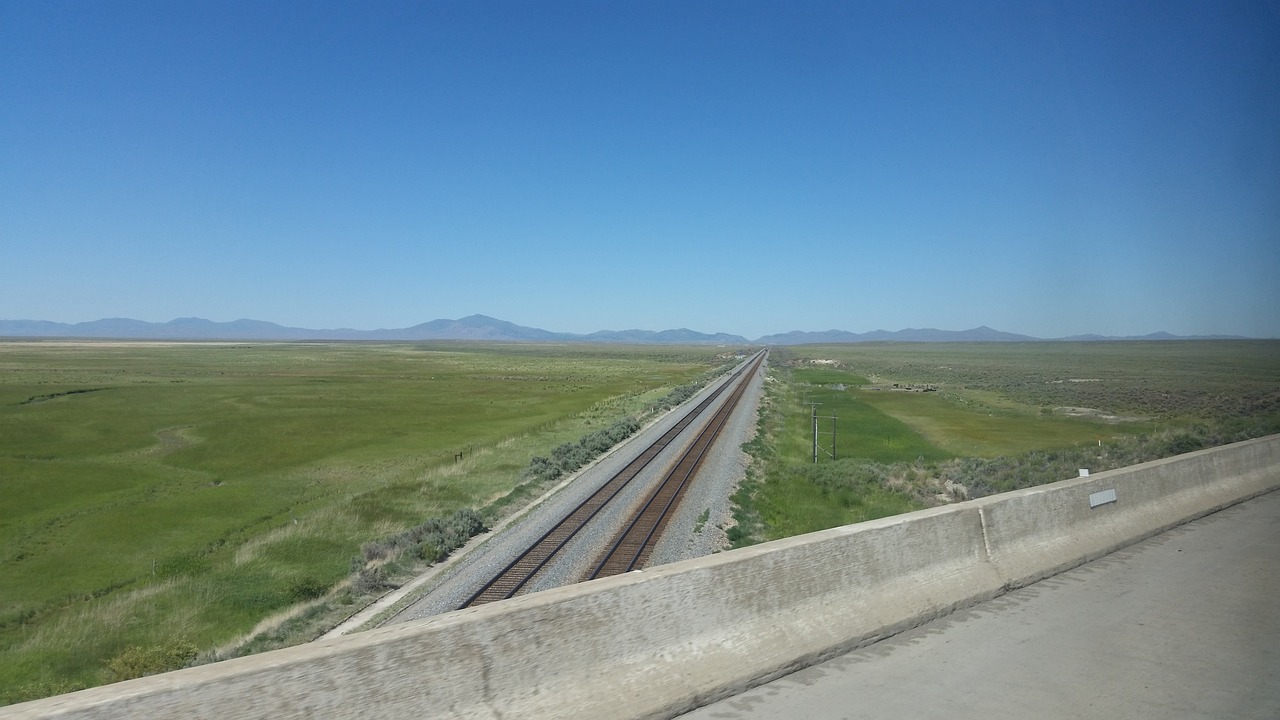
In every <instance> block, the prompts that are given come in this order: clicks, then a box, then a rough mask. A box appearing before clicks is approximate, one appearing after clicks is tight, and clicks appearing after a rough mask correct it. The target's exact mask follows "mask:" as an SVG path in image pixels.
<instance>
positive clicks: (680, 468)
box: [462, 352, 764, 607]
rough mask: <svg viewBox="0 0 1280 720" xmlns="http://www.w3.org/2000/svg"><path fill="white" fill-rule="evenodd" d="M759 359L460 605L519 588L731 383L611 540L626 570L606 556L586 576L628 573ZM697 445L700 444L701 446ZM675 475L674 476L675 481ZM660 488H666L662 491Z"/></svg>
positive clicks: (499, 597)
mask: <svg viewBox="0 0 1280 720" xmlns="http://www.w3.org/2000/svg"><path fill="white" fill-rule="evenodd" d="M763 361H764V353H763V352H761V353H759V354H758V355H757V356H756V357H755V358H754V359H752V360H751V361H750V362H748V363H746V364H744V365H743V367H742V368H740V369H739V370H738V371H737V372H736V373H734V375H733V376H732V377H731V378H729V380H728V381H727V382H724V383H722V384H721V385H720V387H719V388H717V389H716V390H715V391H714V392H712V393H711V394H710V395H708V396H707V397H706V399H704V400H703V401H702V402H701V403H699V404H698V406H697V407H695V408H694V409H693V410H691V411H689V412H688V413H687V414H686V415H685V416H684V417H683V418H681V419H680V421H679V422H678V423H676V424H675V426H673V427H672V428H671V429H670V430H668V431H667V432H666V433H664V434H663V435H662V437H660V438H658V439H657V440H656V441H655V442H654V443H653V444H652V445H650V446H649V447H647V448H645V450H644V451H643V452H641V453H640V454H639V455H638V456H637V457H636V458H635V459H634V460H632V461H631V462H630V463H628V464H627V466H626V467H624V468H623V469H622V470H621V471H620V472H618V474H616V475H614V476H613V478H611V479H610V480H609V481H608V482H606V483H605V484H604V485H602V486H601V487H600V489H599V490H597V491H596V492H595V493H593V494H592V495H591V497H589V498H587V499H586V500H585V501H584V502H583V503H582V504H580V505H578V507H577V508H575V509H574V510H573V512H571V513H569V514H568V515H567V516H565V518H564V519H563V520H561V521H560V522H559V523H558V524H557V525H556V526H555V527H553V528H551V530H549V531H548V532H547V533H546V534H545V535H543V536H542V537H541V538H540V539H539V540H538V541H537V542H535V543H534V544H533V545H532V546H531V547H530V548H529V549H528V550H526V551H525V552H524V553H523V554H521V555H520V556H519V557H517V558H516V559H515V560H513V561H512V562H511V563H510V564H509V565H507V567H506V568H504V569H503V570H502V572H500V573H498V575H497V576H496V577H494V578H493V579H492V580H490V581H489V582H487V583H485V585H484V586H483V587H481V588H480V590H478V591H477V592H476V593H475V594H473V595H472V596H471V597H470V598H469V599H468V600H467V601H466V602H464V603H463V604H462V607H472V606H475V605H482V604H484V603H489V602H493V601H495V600H504V599H506V598H509V597H512V596H514V595H515V594H516V593H517V592H519V591H520V588H522V587H524V585H525V584H526V583H528V582H529V580H531V579H533V577H534V576H535V575H537V574H538V572H539V571H541V570H542V568H543V567H545V566H546V565H547V563H549V562H550V561H551V560H552V558H554V557H555V555H556V553H558V552H559V551H560V549H561V548H563V547H564V546H565V545H566V544H568V542H569V541H570V540H572V539H573V537H574V536H575V535H577V534H578V531H579V530H581V529H582V528H583V527H585V526H586V524H587V523H588V522H590V520H591V519H592V518H594V517H595V516H596V515H597V514H598V513H599V512H600V511H601V510H602V509H604V507H605V506H606V505H607V504H608V503H609V501H610V500H612V499H613V498H614V497H616V496H617V495H618V493H619V492H621V491H622V489H623V488H624V487H626V486H627V484H628V483H630V482H631V481H632V480H633V479H634V478H635V477H636V476H637V475H639V474H640V472H641V471H642V470H644V469H645V467H647V466H648V465H649V463H650V462H652V461H653V459H654V458H655V457H657V456H658V454H659V453H661V452H662V451H663V450H664V449H665V448H666V447H667V446H668V445H670V444H671V443H672V442H674V441H675V439H676V438H677V437H678V436H679V435H680V434H681V433H682V432H684V430H685V429H686V428H687V427H689V426H690V425H691V424H693V423H694V421H696V420H697V419H698V417H699V416H700V415H701V414H702V412H703V411H704V410H706V409H707V408H708V407H709V406H710V405H711V404H712V403H713V402H715V400H716V399H717V398H718V397H719V396H720V395H721V394H722V393H723V392H724V391H725V389H727V388H730V387H732V388H733V390H732V392H731V394H730V396H729V398H728V399H727V401H726V402H725V403H724V404H723V405H722V406H721V408H720V411H719V412H718V413H717V414H716V416H715V417H713V418H712V419H711V421H710V422H708V423H707V425H706V427H704V428H703V430H702V432H701V433H699V437H698V439H697V440H695V441H694V443H693V445H691V446H690V448H689V449H688V450H686V451H685V453H684V454H683V455H682V456H681V459H680V461H679V462H677V463H676V464H675V467H674V468H673V469H672V470H671V471H670V472H668V473H667V474H666V475H665V476H664V478H663V481H662V482H661V483H660V487H659V489H658V490H657V491H656V492H655V493H654V495H653V496H652V497H651V498H650V499H649V501H648V502H647V503H646V504H645V506H644V509H642V510H641V511H640V513H639V514H637V516H636V517H634V518H633V519H632V520H631V522H630V523H628V531H627V532H624V533H622V534H620V536H619V537H618V538H617V539H615V541H614V543H613V544H612V548H611V550H610V551H609V553H608V555H610V556H613V555H617V557H618V558H619V559H621V558H627V559H626V560H619V561H620V562H623V563H624V564H626V565H627V567H626V569H624V570H616V571H613V570H611V569H612V568H613V567H615V565H614V564H613V562H619V561H608V560H607V559H606V560H602V562H601V563H600V564H599V565H597V567H596V570H595V571H594V572H593V573H592V574H591V576H590V577H602V576H604V575H611V574H614V573H615V572H626V571H627V570H630V569H632V568H634V567H635V566H636V565H637V564H639V563H642V562H643V561H644V559H646V558H647V557H648V553H649V551H651V550H652V545H653V542H655V541H656V539H657V537H658V536H659V535H660V533H661V530H662V527H663V526H664V525H665V522H666V517H668V514H669V513H670V512H671V511H672V510H674V508H675V507H676V504H677V503H678V500H679V494H680V492H681V491H682V489H683V488H684V487H686V486H687V483H688V481H689V480H690V478H692V477H693V475H694V473H696V472H697V467H698V465H700V464H701V459H702V457H703V456H704V455H705V454H706V450H707V448H708V447H710V445H711V443H712V442H714V440H715V436H716V435H717V434H718V433H719V428H720V427H721V426H723V425H724V423H725V420H726V419H727V418H728V415H729V413H731V412H732V411H733V407H734V406H736V405H737V401H738V398H740V397H741V396H742V393H743V392H744V391H745V388H746V386H747V384H748V382H749V381H750V379H751V378H752V377H753V376H754V375H755V372H756V370H757V369H758V368H759V367H760V364H761V363H762V362H763ZM726 408H727V410H726ZM713 428H714V430H713ZM699 446H701V447H700V448H699ZM686 460H687V461H688V462H686ZM673 478H678V479H675V480H673ZM664 488H666V489H667V490H666V493H665V494H664ZM660 494H662V495H663V497H662V499H658V496H659V495H660ZM637 528H638V529H637ZM633 529H634V533H636V534H640V535H643V536H644V537H645V540H644V541H643V542H641V543H639V544H637V542H636V540H635V539H630V540H628V537H629V536H630V535H631V534H632V530H633ZM619 548H623V549H622V550H619ZM627 549H630V550H631V553H630V555H631V556H630V557H627ZM606 562H608V563H609V564H608V568H605V564H606Z"/></svg>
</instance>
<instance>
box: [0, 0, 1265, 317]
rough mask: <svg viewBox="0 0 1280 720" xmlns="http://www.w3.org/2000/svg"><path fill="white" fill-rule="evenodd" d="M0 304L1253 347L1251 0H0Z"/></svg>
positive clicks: (61, 310)
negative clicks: (1194, 340)
mask: <svg viewBox="0 0 1280 720" xmlns="http://www.w3.org/2000/svg"><path fill="white" fill-rule="evenodd" d="M0 99H2V100H0V318H5V319H44V320H55V321H61V322H79V321H85V320H93V319H97V318H100V317H133V318H137V319H141V320H150V321H165V320H169V319H172V318H175V317H182V316H198V317H205V318H208V319H211V320H219V321H225V320H234V319H237V318H242V317H248V318H254V319H261V320H270V321H273V322H278V323H281V324H285V325H292V326H302V327H312V328H331V327H354V328H360V329H373V328H380V327H386V328H389V327H405V326H409V325H414V324H417V323H419V322H424V321H427V320H432V319H436V318H456V317H461V316H464V315H469V314H472V313H484V314H488V315H493V316H495V317H499V318H502V319H505V320H510V321H513V322H516V323H519V324H523V325H532V326H537V327H543V328H546V329H550V330H556V331H564V332H592V331H595V330H601V329H629V328H641V329H649V330H661V329H667V328H676V327H688V328H692V329H695V330H700V331H703V332H730V333H736V334H741V335H745V336H747V337H750V338H754V337H758V336H760V335H764V334H767V333H775V332H785V331H788V330H796V329H799V330H825V329H831V328H838V329H843V330H850V331H855V332H863V331H868V330H874V329H878V328H883V329H889V330H896V329H901V328H905V327H936V328H942V329H953V330H955V329H964V328H969V327H974V326H977V325H982V324H986V325H990V326H992V327H996V328H999V329H1001V330H1007V331H1011V332H1022V333H1027V334H1030V335H1035V336H1039V337H1058V336H1064V335H1070V334H1077V333H1087V332H1097V333H1104V334H1142V333H1148V332H1153V331H1156V330H1166V331H1169V332H1174V333H1179V334H1199V333H1233V334H1242V335H1249V336H1256V337H1280V4H1277V3H1276V2H1252V3H1251V2H1193V3H1188V2H1171V1H1168V0H1165V1H1160V2H1121V3H1117V2H1035V1H1027V2H1021V1H1019V2H996V3H985V2H964V3H954V2H937V3H933V2H928V3H879V2H877V3H871V2H866V3H863V2H805V3H792V2H750V1H743V0H737V1H734V2H691V1H679V2H674V1H672V2H666V1H661V0H659V1H654V2H555V1H554V0H548V1H547V2H536V3H535V2H499V3H490V2H460V1H458V2H455V1H452V0H450V1H440V2H425V1H424V2H367V3H326V2H309V3H297V2H281V3H273V2H263V1H254V2H194V1H192V2H171V1H169V0H165V1H163V2H31V1H29V0H17V1H15V0H0Z"/></svg>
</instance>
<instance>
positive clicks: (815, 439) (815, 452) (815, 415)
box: [809, 402, 838, 463]
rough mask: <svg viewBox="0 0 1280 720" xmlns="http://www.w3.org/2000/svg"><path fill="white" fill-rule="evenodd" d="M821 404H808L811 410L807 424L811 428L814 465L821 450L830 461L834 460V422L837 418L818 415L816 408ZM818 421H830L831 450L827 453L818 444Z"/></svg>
mask: <svg viewBox="0 0 1280 720" xmlns="http://www.w3.org/2000/svg"><path fill="white" fill-rule="evenodd" d="M821 404H822V403H817V402H811V403H809V406H810V408H811V410H810V412H809V422H810V424H811V425H812V427H813V462H814V463H817V462H818V451H819V450H822V451H823V452H825V453H826V454H828V455H830V456H831V459H832V460H835V459H836V420H837V419H838V418H837V417H836V416H835V415H819V414H818V406H819V405H821ZM819 420H830V421H831V450H829V451H828V450H827V449H826V448H823V447H822V446H821V445H819V444H818V421H819ZM823 434H824V435H825V434H826V433H823Z"/></svg>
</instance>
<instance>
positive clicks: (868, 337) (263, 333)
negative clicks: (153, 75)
mask: <svg viewBox="0 0 1280 720" xmlns="http://www.w3.org/2000/svg"><path fill="white" fill-rule="evenodd" d="M0 337H19V338H88V339H114V340H386V341H396V340H401V341H403V340H492V341H503V342H583V343H628V344H672V345H805V344H819V343H855V342H1029V341H1037V340H1044V339H1045V338H1036V337H1031V336H1030V335H1018V334H1015V333H1007V332H1001V331H999V330H992V329H991V328H989V327H986V326H985V325H984V326H982V327H976V328H973V329H971V330H933V329H915V328H908V329H906V330H898V331H896V332H890V331H888V330H873V331H871V332H866V333H852V332H847V331H844V330H827V331H825V332H801V331H798V330H796V331H792V332H789V333H782V334H779V335H766V336H764V337H761V338H757V339H756V340H748V339H746V338H744V337H742V336H741V335H729V334H726V333H712V334H708V333H701V332H696V331H693V330H688V329H685V328H681V329H679V330H662V331H657V332H655V331H653V330H601V331H599V332H594V333H591V334H589V335H578V334H574V333H559V332H551V331H550V330H541V329H538V328H531V327H525V326H523V325H516V324H515V323H511V322H507V321H505V320H498V319H497V318H491V317H488V316H486V315H471V316H469V317H464V318H460V319H458V320H432V321H431V322H425V323H422V324H420V325H414V326H413V327H408V328H400V329H395V330H353V329H350V328H339V329H336V330H308V329H306V328H293V327H285V326H283V325H277V324H275V323H271V322H264V321H262V320H236V321H233V322H213V321H211V320H204V319H202V318H178V319H176V320H170V321H169V322H166V323H151V322H144V321H142V320H130V319H128V318H107V319H104V320H94V321H92V322H82V323H75V324H68V323H56V322H49V321H47V320H0ZM1053 339H1054V340H1059V341H1064V340H1066V341H1092V340H1207V339H1214V340H1223V339H1243V338H1240V337H1239V336H1234V335H1198V336H1178V335H1170V334H1169V333H1165V332H1157V333H1151V334H1150V335H1140V336H1127V337H1104V336H1102V335H1076V336H1072V337H1065V338H1053Z"/></svg>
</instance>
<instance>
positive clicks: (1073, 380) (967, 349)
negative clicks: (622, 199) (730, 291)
mask: <svg viewBox="0 0 1280 720" xmlns="http://www.w3.org/2000/svg"><path fill="white" fill-rule="evenodd" d="M771 374H772V378H773V382H771V383H770V384H769V388H770V390H769V398H768V400H767V402H766V409H765V412H764V414H763V417H762V419H761V433H760V437H759V438H758V439H757V441H756V442H754V443H753V445H752V452H753V454H754V455H755V456H756V457H757V459H758V460H761V462H759V463H758V464H757V466H756V469H755V470H753V473H752V475H753V477H752V479H751V480H750V481H749V482H748V487H747V488H746V489H745V491H744V492H741V493H739V496H738V497H737V498H736V500H737V502H738V503H739V505H740V506H742V508H743V512H740V513H739V515H740V518H739V520H740V522H741V523H742V524H743V526H744V529H742V530H739V531H737V533H736V534H735V535H734V539H735V542H736V543H738V544H744V543H746V542H750V541H751V540H752V539H771V538H778V537H786V536H789V535H794V534H797V533H801V532H809V531H813V530H819V529H824V528H827V527H834V526H838V525H843V524H847V523H851V522H859V521H862V520H867V519H871V518H874V517H881V516H884V515H889V514H893V513H896V512H902V511H905V510H910V509H914V508H916V507H920V506H922V505H923V503H925V502H928V501H932V499H931V498H930V497H929V496H928V494H927V493H925V492H924V491H922V489H921V488H922V487H932V486H934V485H937V486H939V487H934V488H933V490H931V491H930V492H937V491H939V490H941V487H940V484H941V479H942V478H943V476H944V475H947V474H948V472H949V473H950V474H952V475H955V476H956V477H960V478H963V479H964V480H965V481H966V482H974V478H975V476H976V477H977V478H979V480H978V482H981V483H982V484H983V485H984V486H987V487H990V488H991V489H992V490H999V489H1007V488H1009V487H1014V486H1018V485H1019V484H1023V483H1025V482H1030V480H1025V481H1024V480H1022V479H1021V478H1022V477H1024V476H1025V477H1028V478H1040V477H1042V476H1045V477H1050V478H1055V479H1062V478H1063V477H1066V476H1065V475H1063V476H1062V477H1056V476H1054V475H1053V474H1052V473H1054V472H1059V471H1057V470H1054V469H1052V468H1051V467H1049V465H1051V464H1052V463H1051V461H1053V462H1058V463H1061V462H1068V460H1067V459H1066V458H1065V457H1064V458H1057V457H1050V456H1045V455H1036V453H1042V454H1043V453H1050V455H1052V453H1054V452H1055V451H1064V452H1065V451H1067V450H1070V449H1076V450H1079V449H1083V448H1091V447H1093V448H1096V447H1099V446H1101V445H1106V446H1112V445H1114V444H1116V443H1123V442H1129V444H1130V445H1133V444H1135V443H1137V439H1141V438H1145V437H1147V436H1150V435H1152V434H1153V433H1157V432H1169V431H1170V430H1171V429H1178V428H1184V427H1189V426H1192V425H1194V424H1196V423H1198V422H1199V423H1209V424H1210V425H1211V426H1212V427H1216V428H1229V430H1225V431H1214V430H1210V431H1207V432H1201V433H1200V435H1198V436H1196V437H1195V438H1194V439H1187V438H1181V439H1173V440H1170V441H1168V442H1165V441H1161V442H1158V443H1154V442H1147V443H1146V444H1145V445H1143V447H1142V448H1138V449H1135V448H1131V447H1126V448H1125V449H1123V451H1109V452H1110V455H1111V460H1110V461H1113V462H1114V461H1119V458H1135V460H1134V461H1137V458H1141V457H1145V456H1144V455H1143V454H1142V453H1144V452H1145V453H1153V452H1157V447H1169V448H1177V447H1193V446H1202V445H1203V443H1204V442H1208V440H1206V439H1205V438H1204V437H1201V435H1202V436H1205V437H1208V436H1220V437H1222V438H1224V439H1230V437H1235V436H1241V435H1250V434H1252V435H1256V434H1257V433H1258V432H1267V431H1274V430H1268V428H1271V427H1275V426H1276V425H1277V424H1280V342H1275V341H1224V342H1186V341H1183V342H1167V343H1166V342H1135V343H1012V344H1003V343H987V344H942V343H939V344H887V343H865V344H849V345H833V346H803V347H790V348H780V349H775V350H774V351H773V353H772V355H771ZM895 385H897V386H898V387H895ZM926 387H927V388H929V389H930V391H927V392H924V391H921V390H923V389H924V388H926ZM908 388H910V389H911V390H915V391H908ZM811 403H819V404H818V405H817V406H816V407H817V414H818V415H819V416H820V419H819V420H818V424H817V426H818V432H817V438H818V444H819V446H820V449H819V452H818V454H819V462H818V464H816V465H815V464H813V437H814V433H813V422H812V419H811V413H812V411H813V405H811ZM831 416H835V417H836V418H838V419H837V420H831V419H830V417H831ZM1250 427H1252V428H1253V429H1252V430H1250V429H1248V428H1250ZM1242 428H1244V429H1242ZM833 430H834V436H835V437H834V439H833V437H832V435H833ZM833 444H834V453H835V456H836V457H835V458H833V457H832V454H831V453H832V446H833ZM1029 453H1030V454H1032V459H1031V460H1028V459H1026V458H1025V457H1024V456H1026V455H1027V454H1029ZM1104 454H1106V453H1104ZM960 458H969V459H987V462H988V464H987V465H981V466H978V465H975V466H974V467H969V466H968V465H964V466H963V467H960V466H957V467H954V468H953V467H950V466H947V467H946V468H945V469H946V470H947V472H944V471H943V470H940V469H939V468H940V467H942V466H944V465H947V464H948V463H950V464H951V465H956V461H957V459H960ZM1035 458H1040V459H1035ZM971 464H972V463H971ZM983 478H989V480H988V479H983ZM931 479H932V480H931ZM1036 481H1038V480H1036Z"/></svg>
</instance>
